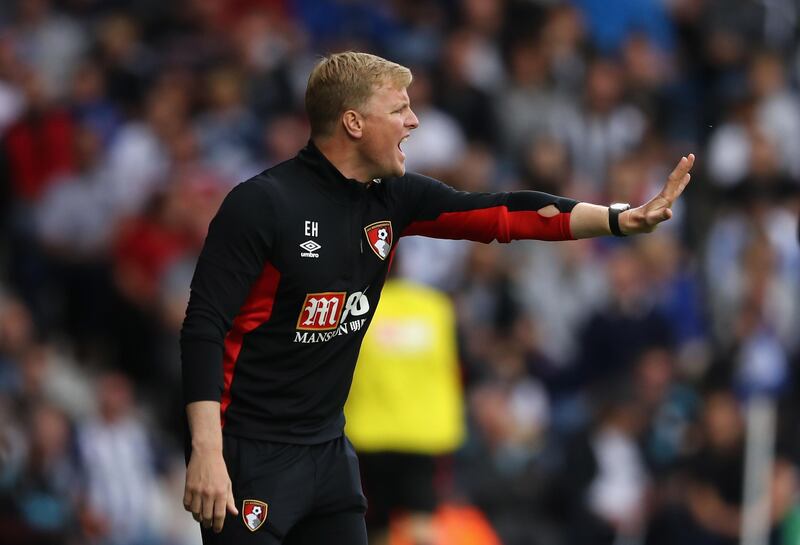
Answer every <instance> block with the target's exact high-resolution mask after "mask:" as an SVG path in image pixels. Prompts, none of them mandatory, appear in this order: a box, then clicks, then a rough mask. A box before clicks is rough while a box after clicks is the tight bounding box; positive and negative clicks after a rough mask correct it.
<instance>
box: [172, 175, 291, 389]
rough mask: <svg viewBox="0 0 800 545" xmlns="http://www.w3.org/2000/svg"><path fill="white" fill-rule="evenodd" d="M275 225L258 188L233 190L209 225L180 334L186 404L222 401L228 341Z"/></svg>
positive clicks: (244, 185) (248, 185)
mask: <svg viewBox="0 0 800 545" xmlns="http://www.w3.org/2000/svg"><path fill="white" fill-rule="evenodd" d="M275 224H276V222H275V219H274V214H273V213H272V207H271V205H270V201H269V198H268V195H267V192H266V190H264V189H263V188H261V187H259V186H258V185H256V183H255V182H244V183H242V184H239V185H238V186H237V187H235V188H234V189H233V190H232V191H231V192H230V193H229V194H228V196H227V197H226V198H225V200H224V201H223V203H222V205H221V206H220V209H219V211H218V212H217V215H216V216H215V217H214V219H213V220H212V221H211V224H210V225H209V228H208V235H207V236H206V241H205V244H204V245H203V249H202V252H201V253H200V257H199V259H198V261H197V267H196V268H195V272H194V277H193V278H192V284H191V294H190V297H189V305H188V307H187V309H186V318H185V319H184V322H183V327H182V328H181V337H180V344H181V370H182V383H183V396H184V402H185V403H191V402H193V401H202V400H211V401H219V400H220V398H221V396H222V387H223V365H222V361H223V349H224V341H225V336H226V335H227V333H228V331H229V330H230V328H231V325H232V323H233V319H234V318H235V317H236V314H237V313H238V312H239V309H240V308H241V307H242V304H243V303H244V302H245V300H246V299H247V296H248V293H249V292H250V289H251V287H252V286H253V284H254V283H255V281H256V279H257V278H258V277H259V275H260V274H261V271H262V270H263V268H264V266H265V264H266V263H267V262H268V260H269V257H270V253H271V248H272V244H273V237H274V226H275Z"/></svg>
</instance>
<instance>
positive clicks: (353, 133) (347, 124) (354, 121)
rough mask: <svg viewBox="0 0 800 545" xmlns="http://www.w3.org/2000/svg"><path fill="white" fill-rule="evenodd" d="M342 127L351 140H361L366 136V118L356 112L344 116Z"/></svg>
mask: <svg viewBox="0 0 800 545" xmlns="http://www.w3.org/2000/svg"><path fill="white" fill-rule="evenodd" d="M342 126H343V127H344V130H345V132H347V134H348V135H350V137H351V138H356V139H359V138H361V137H362V136H363V134H364V117H363V116H362V115H361V114H360V113H358V112H357V111H355V110H347V111H346V112H345V113H343V114H342Z"/></svg>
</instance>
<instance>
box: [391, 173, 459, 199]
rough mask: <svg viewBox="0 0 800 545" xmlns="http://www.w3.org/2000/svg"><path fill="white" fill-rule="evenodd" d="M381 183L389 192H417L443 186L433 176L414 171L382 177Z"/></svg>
mask: <svg viewBox="0 0 800 545" xmlns="http://www.w3.org/2000/svg"><path fill="white" fill-rule="evenodd" d="M381 183H382V184H383V185H385V186H386V190H387V191H389V192H390V193H401V194H409V193H410V194H418V193H424V192H425V191H426V190H428V189H430V188H434V187H440V186H443V185H444V183H443V182H440V181H439V180H437V179H435V178H431V177H429V176H425V175H423V174H418V173H416V172H406V173H405V174H404V175H402V176H398V177H396V178H384V179H383V180H382V181H381Z"/></svg>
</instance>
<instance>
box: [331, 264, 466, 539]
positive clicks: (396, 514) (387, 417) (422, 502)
mask: <svg viewBox="0 0 800 545" xmlns="http://www.w3.org/2000/svg"><path fill="white" fill-rule="evenodd" d="M393 266H394V267H397V264H396V263H395V264H394V265H393ZM395 270H396V269H395ZM457 344H458V341H457V338H456V311H455V308H454V305H453V302H452V301H451V299H450V297H448V296H447V294H445V293H443V292H440V291H438V290H436V289H434V288H431V287H428V286H425V285H422V284H417V283H415V282H412V281H409V280H400V279H393V278H391V277H390V278H389V279H388V280H387V281H386V284H385V285H384V287H383V291H382V292H381V302H380V305H378V308H377V309H376V310H375V314H374V315H373V319H372V324H371V325H370V328H369V331H368V332H367V334H366V335H365V337H364V341H363V342H362V344H361V351H360V353H359V356H358V364H357V365H356V372H355V375H354V376H353V384H352V386H351V387H350V395H349V397H348V399H347V403H346V404H345V408H344V413H345V417H346V418H347V426H346V427H345V432H346V433H347V437H348V438H349V439H350V440H351V442H352V443H353V446H355V448H356V452H357V453H358V459H359V465H360V466H361V477H362V480H363V485H364V489H365V490H366V493H367V497H368V498H369V513H368V516H367V520H366V522H367V533H368V535H369V541H370V543H371V544H372V545H388V543H389V530H390V526H399V527H400V528H402V531H404V532H405V533H406V534H407V535H408V537H409V540H410V541H412V542H413V543H414V544H415V545H419V544H425V545H427V544H431V543H433V542H434V536H435V531H434V519H433V513H434V511H435V510H436V507H437V504H438V501H437V500H438V498H437V487H436V486H435V481H436V475H437V473H438V472H437V465H438V463H439V461H440V460H441V459H443V458H445V457H446V456H447V455H449V454H451V453H452V452H453V451H455V450H456V449H457V448H458V447H459V446H460V445H461V443H462V442H463V440H464V434H465V427H466V426H465V422H464V401H463V395H462V391H461V373H460V368H459V360H458V347H457Z"/></svg>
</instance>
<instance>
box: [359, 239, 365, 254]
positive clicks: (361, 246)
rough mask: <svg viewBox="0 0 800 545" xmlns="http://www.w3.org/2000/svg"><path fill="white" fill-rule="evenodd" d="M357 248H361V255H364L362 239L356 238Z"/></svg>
mask: <svg viewBox="0 0 800 545" xmlns="http://www.w3.org/2000/svg"><path fill="white" fill-rule="evenodd" d="M358 246H359V247H360V248H361V253H362V254H363V253H364V239H362V238H361V237H358Z"/></svg>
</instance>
